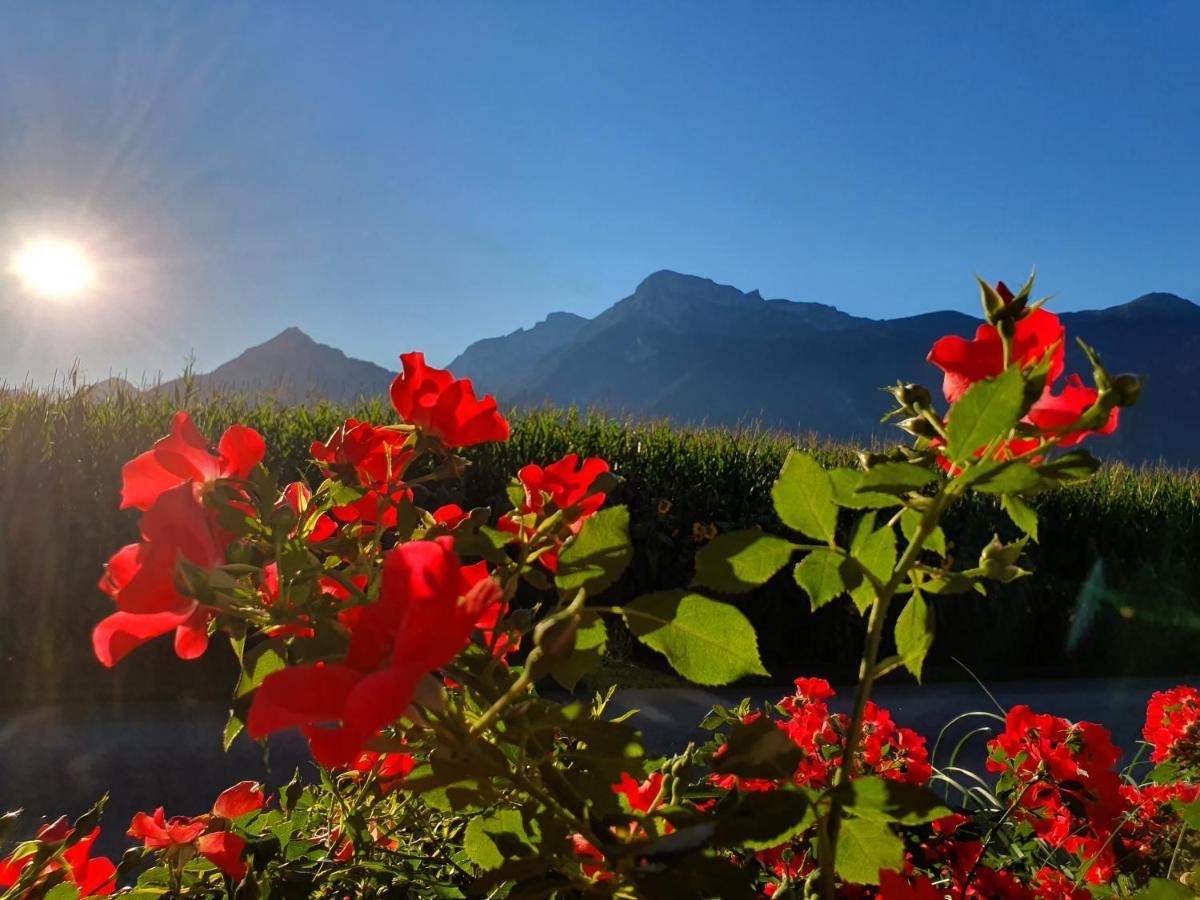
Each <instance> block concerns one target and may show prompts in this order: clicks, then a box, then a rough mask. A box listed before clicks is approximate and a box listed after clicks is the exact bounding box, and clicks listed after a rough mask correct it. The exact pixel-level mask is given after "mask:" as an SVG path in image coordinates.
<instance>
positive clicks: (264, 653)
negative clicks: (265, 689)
mask: <svg viewBox="0 0 1200 900" xmlns="http://www.w3.org/2000/svg"><path fill="white" fill-rule="evenodd" d="M286 666H287V661H286V660H285V659H284V658H283V654H282V653H280V652H279V650H277V649H276V645H275V644H274V643H273V642H272V643H266V644H261V645H260V646H258V647H255V648H254V649H253V650H251V651H250V652H249V653H247V654H246V655H245V658H244V659H243V661H242V674H241V676H240V677H239V678H238V685H237V691H236V692H235V694H234V696H235V697H245V696H246V695H247V694H249V693H250V692H251V691H253V690H254V689H255V688H257V687H258V686H259V685H260V684H262V683H263V681H264V680H265V679H266V677H267V676H268V675H270V674H271V673H272V672H278V671H279V670H280V669H282V668H284V667H286Z"/></svg>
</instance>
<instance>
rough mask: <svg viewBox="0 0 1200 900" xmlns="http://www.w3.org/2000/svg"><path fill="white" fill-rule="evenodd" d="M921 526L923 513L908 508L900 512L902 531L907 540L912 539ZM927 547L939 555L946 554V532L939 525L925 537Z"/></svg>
mask: <svg viewBox="0 0 1200 900" xmlns="http://www.w3.org/2000/svg"><path fill="white" fill-rule="evenodd" d="M920 527H921V514H920V513H919V512H917V510H915V509H906V510H904V512H902V513H901V514H900V532H901V534H903V535H904V539H905V540H906V541H911V540H912V539H913V537H914V536H915V535H916V533H917V529H918V528H920ZM925 549H926V550H932V551H933V552H934V553H936V554H937V555H938V556H945V555H946V532H944V531H942V526H941V525H938V526H937V527H936V528H934V529H933V531H932V532H930V534H929V537H927V538H925Z"/></svg>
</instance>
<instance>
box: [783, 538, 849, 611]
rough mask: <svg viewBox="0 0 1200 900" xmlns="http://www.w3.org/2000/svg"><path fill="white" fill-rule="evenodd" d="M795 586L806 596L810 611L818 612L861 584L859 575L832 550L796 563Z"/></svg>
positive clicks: (818, 552)
mask: <svg viewBox="0 0 1200 900" xmlns="http://www.w3.org/2000/svg"><path fill="white" fill-rule="evenodd" d="M794 574H795V578H796V584H798V585H799V586H800V587H801V588H803V589H804V592H805V593H806V594H808V599H809V600H810V601H811V603H812V608H813V610H817V609H820V608H821V607H822V606H824V605H825V604H826V603H828V602H829V601H830V600H833V599H834V598H835V597H837V596H838V595H839V594H841V593H843V592H844V591H851V590H854V589H855V588H857V587H858V586H859V584H861V583H862V573H861V572H859V571H858V569H856V568H855V567H854V565H853V563H851V562H849V561H848V560H847V559H846V558H845V557H844V556H842V555H841V554H840V553H836V552H834V551H833V550H823V549H818V550H814V551H812V553H810V554H808V556H806V557H804V559H802V560H800V562H798V563H796V569H795V573H794Z"/></svg>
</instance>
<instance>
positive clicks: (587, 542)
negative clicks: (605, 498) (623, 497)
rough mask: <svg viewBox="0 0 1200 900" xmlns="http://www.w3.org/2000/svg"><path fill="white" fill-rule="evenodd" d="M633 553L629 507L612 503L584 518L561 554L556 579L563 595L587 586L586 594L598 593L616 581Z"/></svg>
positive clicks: (592, 595) (593, 594) (570, 594)
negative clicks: (576, 532) (606, 507)
mask: <svg viewBox="0 0 1200 900" xmlns="http://www.w3.org/2000/svg"><path fill="white" fill-rule="evenodd" d="M632 556H633V547H632V546H631V545H630V543H629V510H628V509H626V508H625V507H624V506H610V507H609V508H608V509H602V510H600V511H599V512H598V513H596V514H595V515H594V516H592V517H591V518H589V519H588V520H587V521H586V522H584V523H583V528H582V529H581V530H580V532H579V534H578V535H577V536H576V537H575V538H574V539H573V540H572V541H571V542H570V543H569V544H567V546H566V548H565V549H564V550H563V551H562V553H560V554H559V556H558V572H557V574H556V575H555V578H554V583H555V584H556V585H557V586H558V590H559V592H560V593H561V594H563V595H564V596H573V595H574V594H575V593H576V592H577V591H578V590H579V589H580V588H586V589H587V595H588V596H589V597H595V596H596V595H597V594H599V593H601V592H603V591H605V590H606V589H608V588H610V587H612V585H613V584H615V583H616V581H617V579H618V578H620V577H621V575H622V574H624V572H625V569H626V567H628V565H629V560H630V559H631V558H632Z"/></svg>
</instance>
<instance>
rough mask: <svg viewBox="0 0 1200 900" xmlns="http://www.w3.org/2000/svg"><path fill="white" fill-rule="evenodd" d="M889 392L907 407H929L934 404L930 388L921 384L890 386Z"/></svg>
mask: <svg viewBox="0 0 1200 900" xmlns="http://www.w3.org/2000/svg"><path fill="white" fill-rule="evenodd" d="M888 392H889V393H890V394H891V395H892V396H893V397H895V398H896V402H897V403H899V404H900V405H901V406H902V407H904V408H905V409H913V410H916V409H922V408H923V409H929V408H930V407H932V406H933V397H932V396H931V395H930V393H929V389H928V388H926V387H922V386H921V385H919V384H898V385H896V386H895V387H892V388H888Z"/></svg>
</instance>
